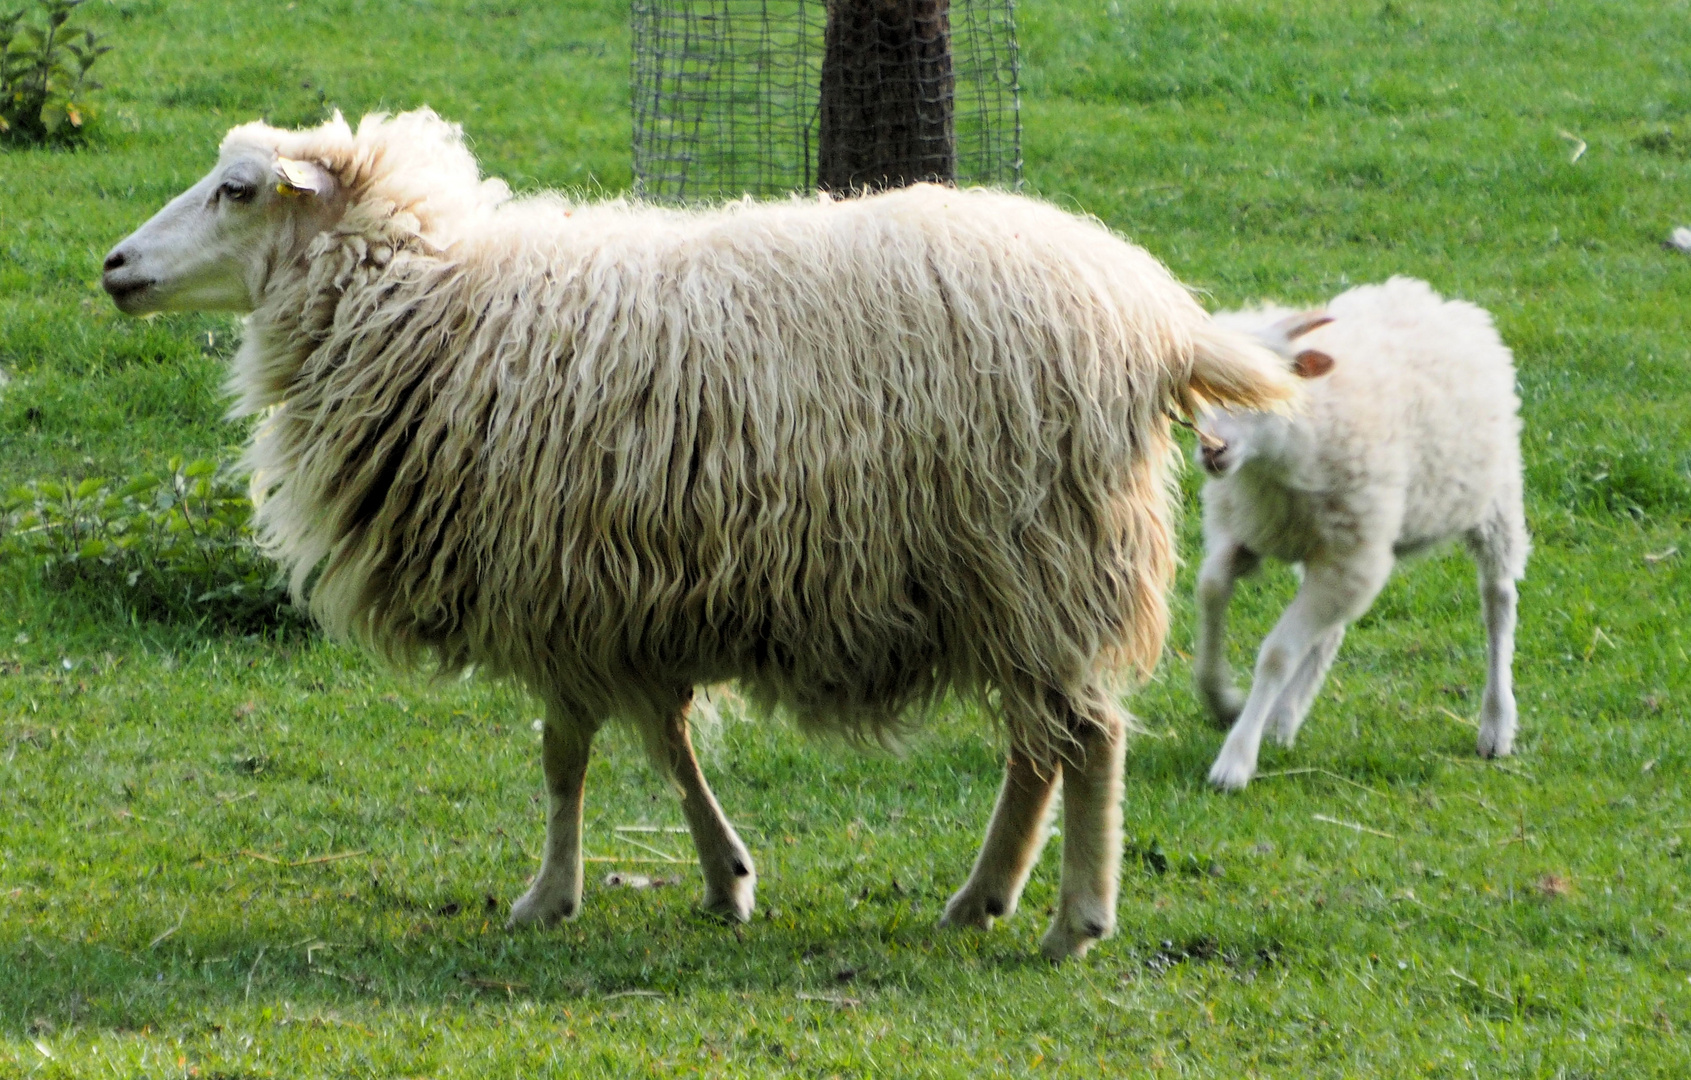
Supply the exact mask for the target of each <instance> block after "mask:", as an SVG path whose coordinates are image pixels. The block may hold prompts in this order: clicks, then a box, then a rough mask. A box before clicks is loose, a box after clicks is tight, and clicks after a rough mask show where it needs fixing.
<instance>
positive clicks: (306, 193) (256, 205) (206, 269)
mask: <svg viewBox="0 0 1691 1080" xmlns="http://www.w3.org/2000/svg"><path fill="white" fill-rule="evenodd" d="M335 125H338V126H339V132H340V133H344V135H345V137H346V138H348V139H350V137H351V132H350V131H348V130H347V129H346V124H345V123H344V122H343V121H341V120H340V118H339V117H338V116H337V117H336V118H335V119H334V120H333V121H331V122H330V123H329V124H326V125H324V127H323V128H322V129H318V131H317V132H314V133H312V134H323V133H328V132H327V131H326V129H329V128H331V127H333V126H335ZM304 134H306V133H303V132H285V131H279V130H277V129H275V128H271V127H267V126H265V125H264V124H247V125H244V126H242V127H238V128H236V129H235V130H233V131H231V132H230V133H229V136H228V137H227V138H226V139H224V141H223V148H222V151H221V152H220V153H219V155H218V160H217V167H216V168H214V169H212V170H211V172H209V173H207V174H206V175H205V177H204V178H203V179H201V180H200V182H199V183H197V184H195V185H194V186H193V187H191V188H189V189H188V190H187V191H184V192H183V193H182V194H180V195H178V196H177V197H176V198H174V199H172V200H171V201H170V203H169V204H168V205H166V206H165V208H164V209H162V210H160V211H159V212H158V213H157V214H154V215H153V217H152V218H151V219H150V220H149V221H148V222H147V223H146V224H145V225H142V226H141V227H140V228H139V229H136V230H135V231H134V232H133V233H131V234H130V235H129V236H128V237H127V238H126V239H124V240H123V242H122V243H120V244H118V245H117V246H116V247H115V248H113V249H112V250H111V254H109V255H107V256H106V263H105V276H104V278H103V279H102V282H101V283H102V284H103V285H104V286H105V288H106V292H108V293H110V294H111V297H112V299H113V300H114V301H115V302H116V303H117V306H118V307H119V308H121V309H122V310H123V311H124V312H126V313H128V314H130V315H143V314H146V313H148V312H153V311H250V310H252V309H253V308H254V307H255V306H257V304H258V301H259V298H260V297H261V296H262V295H263V290H264V285H265V281H266V279H267V278H268V277H269V275H270V273H271V271H272V270H273V269H274V268H275V267H277V266H279V265H283V264H285V263H287V262H290V261H292V260H293V259H294V258H296V257H297V256H298V255H299V254H300V253H301V252H303V251H304V250H305V247H306V245H308V244H309V243H310V242H311V239H312V238H313V237H314V236H316V235H317V234H318V233H320V232H322V231H323V230H324V229H327V228H329V227H330V226H332V225H333V224H334V223H335V222H336V221H337V220H338V219H339V218H340V216H341V214H342V213H344V212H345V210H346V205H347V193H346V190H345V187H344V185H343V184H342V183H341V182H340V180H339V179H338V177H337V176H336V174H335V172H334V171H332V170H331V169H330V168H329V167H327V166H326V164H325V163H324V162H323V161H321V160H313V159H312V158H308V157H292V156H289V155H287V154H286V153H284V151H285V150H286V149H290V148H291V147H289V146H288V143H289V142H290V141H292V140H294V139H297V138H298V137H299V136H301V135H304Z"/></svg>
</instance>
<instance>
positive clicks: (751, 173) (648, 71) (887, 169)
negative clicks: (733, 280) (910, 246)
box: [632, 0, 1022, 202]
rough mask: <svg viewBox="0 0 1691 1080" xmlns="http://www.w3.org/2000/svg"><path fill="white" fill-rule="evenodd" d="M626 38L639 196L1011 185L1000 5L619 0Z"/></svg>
mask: <svg viewBox="0 0 1691 1080" xmlns="http://www.w3.org/2000/svg"><path fill="white" fill-rule="evenodd" d="M633 30H634V70H633V79H632V92H633V104H634V179H635V187H636V190H637V191H638V192H639V193H640V194H641V195H643V196H644V197H646V198H649V199H655V200H659V201H666V202H681V201H692V200H704V199H718V198H736V197H738V196H740V195H744V194H751V195H757V196H771V195H782V194H785V193H787V192H789V191H803V190H811V189H815V188H823V189H828V190H833V191H838V192H842V193H843V192H846V191H851V190H861V189H874V188H881V187H892V186H897V185H900V184H905V183H911V182H914V181H917V180H940V181H950V180H955V181H957V182H959V183H974V184H997V185H1002V186H1018V185H1020V183H1021V173H1022V159H1021V116H1020V100H1019V85H1018V81H1017V78H1018V65H1017V54H1016V26H1015V8H1014V0H949V3H948V2H947V0H634V3H633Z"/></svg>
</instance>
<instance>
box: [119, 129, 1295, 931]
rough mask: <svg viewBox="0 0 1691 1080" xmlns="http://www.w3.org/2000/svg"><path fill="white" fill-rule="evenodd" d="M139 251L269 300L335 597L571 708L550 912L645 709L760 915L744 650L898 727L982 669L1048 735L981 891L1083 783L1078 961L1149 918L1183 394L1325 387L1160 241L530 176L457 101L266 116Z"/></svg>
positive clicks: (731, 912)
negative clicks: (1157, 693) (575, 184)
mask: <svg viewBox="0 0 1691 1080" xmlns="http://www.w3.org/2000/svg"><path fill="white" fill-rule="evenodd" d="M104 281H105V287H106V289H107V291H108V292H109V293H110V294H111V295H112V297H113V298H114V299H115V300H116V302H117V304H118V306H119V307H120V308H122V309H123V310H124V311H126V312H129V313H131V314H137V313H141V312H148V311H159V310H167V309H190V308H192V309H225V310H239V311H249V312H250V313H251V314H250V315H249V316H248V318H247V320H246V333H245V338H244V341H243V342H242V345H241V348H240V350H239V352H238V354H237V355H236V357H235V359H234V361H233V376H232V380H231V385H232V387H233V389H234V391H235V392H236V393H237V395H238V398H239V404H238V406H237V408H236V411H237V413H238V414H240V415H254V414H257V413H260V412H262V411H264V410H267V409H274V410H275V411H274V414H273V415H272V416H270V417H269V418H267V419H266V420H265V421H264V422H263V423H262V424H261V425H260V426H259V427H258V429H257V431H256V433H255V435H254V437H253V442H252V446H251V448H250V451H249V462H250V465H251V466H252V468H253V470H254V476H255V477H256V478H258V484H259V486H260V487H261V488H262V490H263V491H264V493H265V495H266V497H265V498H264V499H263V501H262V505H261V506H260V508H259V510H258V513H257V517H256V521H257V526H258V528H259V529H260V530H261V533H262V535H263V537H264V539H265V542H266V543H267V545H268V547H269V549H270V550H271V551H272V552H273V553H274V554H275V555H276V557H277V558H278V559H280V560H281V562H282V563H283V564H284V565H285V566H286V567H287V568H288V569H289V570H290V571H291V574H292V582H293V587H294V589H295V591H296V593H297V594H301V595H306V596H309V602H310V606H311V610H312V611H313V612H314V613H315V615H316V616H317V618H318V619H319V620H320V621H321V622H322V623H323V624H324V625H325V627H327V628H328V629H329V630H330V631H331V632H334V633H338V634H340V635H343V636H346V637H350V638H354V639H357V640H359V641H361V642H363V643H365V644H366V645H368V646H369V647H371V648H373V649H374V650H376V651H378V652H380V653H382V654H385V655H386V656H388V657H390V658H392V659H394V660H397V661H402V662H410V661H418V660H422V659H425V658H432V660H433V661H434V662H435V663H437V664H438V665H439V666H440V667H441V668H442V669H444V670H448V671H450V670H455V669H463V668H468V667H470V666H476V667H479V668H482V669H484V670H487V671H489V672H492V673H495V674H499V675H505V676H510V677H514V678H516V679H518V680H520V681H521V682H522V683H523V684H524V685H525V686H527V687H528V688H529V689H530V690H531V691H533V692H534V693H535V694H536V695H538V696H539V697H540V698H541V699H542V700H543V702H544V704H545V708H546V723H545V726H544V737H543V749H542V756H543V761H544V766H545V775H546V782H547V786H548V789H549V794H550V797H551V805H550V813H549V816H548V818H547V837H546V851H545V856H544V858H543V861H542V865H541V868H540V873H539V875H538V876H537V878H536V879H535V881H534V883H533V885H532V887H531V888H530V889H529V890H528V892H527V893H526V894H525V895H524V896H523V897H522V898H521V899H519V900H518V901H517V902H516V903H515V904H514V905H513V908H512V914H511V918H512V922H513V923H550V922H553V921H555V920H557V919H559V918H564V917H569V916H571V915H573V914H574V913H575V912H576V910H577V907H578V905H579V903H580V898H581V846H580V838H581V810H582V796H583V791H582V786H583V774H584V771H585V769H586V766H587V761H588V753H589V748H590V744H591V741H592V738H593V735H594V732H595V731H596V730H597V729H598V728H599V727H600V725H601V724H602V723H604V722H605V721H606V720H607V719H610V718H613V717H614V718H620V719H623V720H625V721H628V722H632V723H633V724H635V725H636V726H637V727H638V728H639V730H640V731H641V733H642V734H643V737H644V740H645V743H646V746H647V748H648V751H649V753H650V755H651V757H652V760H653V762H654V764H655V765H656V766H657V767H658V768H659V769H660V770H661V771H662V772H663V773H665V774H666V775H667V776H669V777H671V778H672V779H673V780H674V782H675V783H676V785H677V787H678V789H679V790H680V793H681V798H682V807H683V810H684V812H685V815H686V818H687V821H688V824H689V826H690V828H691V831H692V834H693V839H694V843H695V844H696V846H697V848H698V853H699V862H700V865H701V867H702V869H703V872H704V878H705V884H706V898H705V903H706V905H707V906H708V907H709V908H711V909H713V910H715V911H718V912H720V913H722V914H724V915H726V916H729V917H732V918H738V919H745V918H747V917H748V916H749V914H750V912H751V908H752V900H753V887H754V882H755V875H754V873H753V868H752V860H751V857H750V856H749V855H748V854H747V851H746V848H745V845H744V844H742V843H741V841H740V838H739V837H738V836H737V835H736V834H735V832H734V829H733V827H732V826H731V825H730V824H729V823H728V821H727V819H726V818H725V817H724V816H723V814H722V811H721V809H720V808H719V807H718V805H717V802H716V799H715V797H714V796H713V795H712V794H711V792H710V789H709V787H708V786H707V785H706V783H705V779H704V777H703V776H702V775H701V773H700V771H699V767H698V763H697V761H696V759H695V757H694V754H693V751H692V747H691V745H690V742H689V736H688V728H687V710H688V705H689V702H690V700H691V696H692V693H693V688H694V687H695V686H697V685H700V684H709V683H714V682H718V681H723V680H730V679H733V680H738V681H739V683H740V685H741V686H742V688H743V689H744V690H745V691H746V692H747V693H748V695H749V696H751V697H752V698H754V699H755V700H758V701H761V702H763V703H766V704H769V705H781V706H784V707H787V708H789V709H791V710H792V712H793V713H795V714H796V715H797V716H798V717H799V718H800V719H801V721H802V722H804V723H806V724H807V725H809V726H810V727H812V728H814V729H820V730H825V731H831V732H838V733H844V734H846V735H848V736H853V737H858V738H863V739H884V738H886V737H887V736H889V735H890V734H891V733H892V731H893V729H894V725H895V722H896V720H897V718H898V717H900V716H901V715H902V714H904V713H905V712H906V710H907V707H908V706H913V705H916V704H919V703H922V702H926V701H929V700H931V699H933V698H934V697H935V696H936V695H939V694H941V693H943V692H946V691H955V692H957V693H959V694H963V695H967V696H974V697H977V698H978V699H980V700H982V701H985V702H986V703H988V704H989V705H990V706H991V708H992V710H993V711H994V713H995V714H996V715H997V716H999V717H1001V719H1002V723H1003V725H1004V727H1005V728H1006V730H1007V732H1008V735H1009V741H1010V745H1011V752H1010V759H1009V766H1008V769H1007V774H1006V778H1005V782H1004V787H1003V792H1002V794H1001V796H1000V798H999V802H998V805H997V807H996V809H995V811H994V816H993V819H992V822H991V824H990V826H989V828H988V832H987V837H986V841H985V844H984V846H983V849H982V851H981V855H980V858H979V860H978V861H977V863H976V865H975V868H974V871H973V873H972V874H971V876H970V878H969V879H968V882H967V883H966V884H965V885H964V886H963V888H962V890H961V891H960V892H959V893H958V894H957V895H956V896H955V897H954V898H953V899H952V900H951V902H950V904H949V905H948V907H947V909H946V917H947V919H948V920H949V921H950V922H952V923H959V924H971V925H988V924H990V923H991V921H992V919H993V918H994V917H995V916H999V915H1004V914H1008V913H1009V912H1010V911H1011V910H1012V909H1013V908H1014V906H1015V903H1016V899H1017V896H1018V894H1019V892H1020V889H1021V886H1022V884H1023V882H1024V880H1025V878H1026V875H1027V872H1028V870H1029V868H1030V866H1031V864H1032V861H1033V858H1034V856H1035V854H1036V853H1037V848H1038V843H1039V839H1040V825H1041V820H1042V817H1043V814H1044V811H1045V808H1046V806H1047V805H1048V803H1049V802H1050V799H1051V797H1052V793H1053V791H1054V790H1055V786H1056V783H1057V780H1058V777H1059V775H1060V774H1062V775H1064V776H1065V777H1066V783H1065V786H1064V814H1065V826H1066V827H1065V831H1064V837H1063V843H1064V847H1063V868H1062V884H1061V898H1060V900H1059V903H1058V907H1057V913H1056V917H1055V920H1054V922H1053V924H1052V926H1051V929H1050V931H1049V933H1047V934H1046V936H1045V938H1044V942H1043V950H1044V951H1045V953H1046V954H1047V955H1049V956H1051V957H1053V958H1061V957H1065V956H1070V955H1078V954H1080V953H1083V952H1084V951H1085V950H1086V949H1087V948H1088V947H1089V946H1090V945H1091V944H1092V942H1093V941H1095V940H1097V939H1098V938H1100V937H1102V936H1104V935H1106V934H1108V933H1109V932H1110V931H1111V930H1112V928H1113V926H1114V921H1115V890H1116V875H1117V869H1118V861H1119V850H1120V844H1119V840H1118V832H1119V817H1120V808H1119V799H1120V774H1121V762H1122V747H1123V735H1124V722H1123V719H1122V717H1121V715H1120V714H1119V712H1118V709H1117V705H1116V704H1115V701H1116V688H1115V685H1114V679H1113V673H1115V672H1117V671H1119V670H1122V669H1125V668H1130V667H1131V668H1137V669H1139V670H1141V671H1144V670H1147V669H1149V668H1150V667H1151V666H1152V664H1153V663H1154V662H1155V661H1156V658H1157V655H1158V653H1159V651H1160V648H1161V645H1162V641H1163V637H1164V631H1165V624H1166V610H1165V598H1164V597H1165V591H1166V587H1167V585H1168V583H1169V578H1170V573H1171V570H1172V568H1173V565H1174V552H1173V548H1172V542H1171V534H1170V521H1169V517H1170V509H1169V498H1168V477H1169V473H1168V468H1169V464H1170V457H1171V454H1170V448H1171V441H1170V439H1169V430H1168V422H1167V413H1168V412H1169V410H1171V409H1179V410H1186V411H1190V410H1195V409H1199V408H1202V407H1204V406H1206V405H1221V406H1233V407H1240V408H1261V407H1271V406H1273V405H1274V404H1275V403H1276V402H1279V401H1281V400H1284V399H1286V398H1287V397H1288V396H1289V395H1290V394H1291V393H1292V392H1293V387H1292V385H1291V384H1292V383H1293V381H1294V380H1292V379H1291V377H1290V376H1289V375H1288V373H1287V372H1286V370H1285V365H1284V364H1283V362H1281V361H1280V360H1279V359H1278V358H1277V357H1275V356H1274V355H1273V354H1272V353H1270V352H1268V351H1266V350H1264V349H1263V348H1262V347H1261V346H1260V345H1258V344H1256V343H1255V342H1253V341H1252V340H1251V339H1250V338H1249V337H1248V336H1246V335H1240V334H1235V333H1233V332H1230V331H1226V330H1222V329H1219V328H1217V327H1215V326H1213V325H1212V324H1211V323H1210V322H1209V320H1208V319H1207V317H1206V316H1205V315H1204V313H1203V311H1202V310H1201V309H1200V308H1199V306H1198V305H1197V304H1196V303H1194V302H1193V300H1192V299H1191V297H1190V296H1189V295H1188V294H1187V292H1186V291H1185V290H1184V289H1183V288H1182V287H1181V286H1180V285H1179V283H1177V282H1176V281H1175V280H1174V278H1173V277H1171V276H1170V275H1169V274H1168V272H1167V271H1166V270H1165V269H1164V268H1163V267H1162V266H1161V265H1160V264H1159V263H1157V261H1156V260H1155V259H1153V258H1151V257H1150V256H1149V255H1147V254H1146V253H1145V252H1143V251H1141V250H1140V249H1139V248H1136V247H1134V246H1132V245H1130V244H1127V243H1125V242H1123V241H1122V240H1120V239H1118V238H1116V237H1115V236H1113V235H1111V234H1110V233H1109V232H1108V231H1107V230H1106V229H1104V228H1102V227H1100V226H1099V225H1098V224H1097V223H1095V222H1092V221H1088V220H1084V219H1081V218H1078V217H1075V216H1072V215H1069V214H1066V213H1063V212H1060V211H1058V210H1056V209H1053V208H1051V207H1049V206H1046V205H1043V204H1040V203H1038V202H1034V201H1032V200H1029V199H1025V198H1020V197H1017V196H1014V195H1008V194H1003V193H998V192H990V191H969V192H959V191H956V190H950V189H945V188H940V187H932V186H926V187H917V188H911V189H908V190H902V191H897V192H892V193H888V194H885V195H879V196H875V197H872V198H864V199H860V200H847V201H838V202H834V201H828V200H826V199H824V200H801V199H796V198H795V199H793V200H790V201H787V202H780V203H772V204H755V203H751V202H744V203H739V204H735V205H732V206H728V207H725V208H720V209H714V210H699V211H674V210H661V209H655V208H651V207H647V206H642V205H639V204H636V203H628V202H623V201H612V202H604V203H596V204H587V205H580V204H572V203H570V202H568V201H566V200H564V199H562V198H559V197H557V196H554V195H540V196H535V197H530V198H523V199H512V198H510V194H509V191H508V190H507V189H506V187H505V185H504V184H502V183H500V182H498V181H496V180H485V181H484V180H482V179H481V178H480V176H479V173H478V169H477V166H476V162H475V160H474V158H473V157H472V156H471V155H470V153H469V152H468V151H467V150H466V149H465V147H464V146H463V143H462V138H461V135H460V132H459V129H458V128H457V127H456V126H455V125H451V124H448V123H446V122H444V121H442V120H441V119H440V118H438V117H437V116H435V115H434V114H433V113H432V112H429V111H427V110H423V111H419V112H412V113H405V114H402V115H398V116H393V117H381V116H373V117H367V118H366V119H365V120H364V121H363V122H362V123H361V124H360V125H359V128H358V131H357V132H356V134H355V133H354V132H353V131H351V130H350V129H349V128H348V126H347V125H346V124H345V123H344V122H343V121H342V120H341V119H340V118H339V117H338V116H337V117H336V118H335V119H333V120H331V121H330V122H329V123H326V124H324V125H323V126H321V127H319V128H316V129H314V130H309V131H280V130H276V129H273V128H270V127H267V126H264V125H262V124H248V125H245V126H243V127H238V128H236V129H234V130H233V131H231V132H230V133H229V135H228V136H227V137H226V138H225V140H224V142H223V147H222V151H221V155H220V157H219V160H218V164H217V167H216V168H215V169H213V170H212V172H211V173H210V174H209V175H207V176H206V177H205V178H204V179H202V180H201V181H200V182H199V183H197V184H196V185H194V186H193V187H192V188H190V189H189V190H188V191H187V192H185V193H184V194H182V195H181V196H179V197H178V198H176V199H175V200H174V201H172V202H171V203H170V205H168V206H167V207H165V208H164V209H163V210H161V211H160V212H159V213H158V215H157V216H155V217H154V218H153V219H152V220H151V221H149V222H148V223H147V224H145V225H143V226H142V227H141V228H140V229H139V230H137V231H136V232H135V233H134V234H133V235H132V236H130V237H129V238H128V239H126V240H124V241H123V242H122V243H120V244H119V245H118V246H117V247H116V248H115V249H113V251H112V252H111V254H110V256H109V257H108V258H107V260H106V271H105V279H104Z"/></svg>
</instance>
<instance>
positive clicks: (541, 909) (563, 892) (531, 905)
mask: <svg viewBox="0 0 1691 1080" xmlns="http://www.w3.org/2000/svg"><path fill="white" fill-rule="evenodd" d="M570 892H571V890H567V889H556V888H542V887H541V882H539V881H536V882H535V883H534V885H533V886H532V887H530V889H529V890H528V892H526V893H523V894H522V896H520V897H518V898H517V901H516V903H514V904H512V905H511V917H510V918H509V919H507V920H506V921H505V929H507V930H515V929H516V928H517V927H519V926H539V927H547V926H556V925H558V923H560V922H562V921H564V920H565V919H573V918H575V917H576V915H577V914H578V913H580V911H581V898H580V897H579V896H572V895H570Z"/></svg>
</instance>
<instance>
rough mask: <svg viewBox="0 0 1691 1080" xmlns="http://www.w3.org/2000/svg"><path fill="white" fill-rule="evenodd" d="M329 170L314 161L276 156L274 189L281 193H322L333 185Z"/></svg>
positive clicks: (333, 181)
mask: <svg viewBox="0 0 1691 1080" xmlns="http://www.w3.org/2000/svg"><path fill="white" fill-rule="evenodd" d="M334 183H335V178H334V177H333V176H332V175H330V173H329V170H328V169H325V168H323V166H321V165H319V164H317V163H316V162H314V161H300V160H299V159H297V158H287V157H281V156H280V155H278V156H277V158H276V191H277V193H278V194H281V195H290V196H292V195H322V194H324V193H326V192H328V191H329V190H330V189H331V188H333V187H334Z"/></svg>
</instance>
